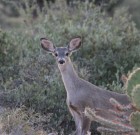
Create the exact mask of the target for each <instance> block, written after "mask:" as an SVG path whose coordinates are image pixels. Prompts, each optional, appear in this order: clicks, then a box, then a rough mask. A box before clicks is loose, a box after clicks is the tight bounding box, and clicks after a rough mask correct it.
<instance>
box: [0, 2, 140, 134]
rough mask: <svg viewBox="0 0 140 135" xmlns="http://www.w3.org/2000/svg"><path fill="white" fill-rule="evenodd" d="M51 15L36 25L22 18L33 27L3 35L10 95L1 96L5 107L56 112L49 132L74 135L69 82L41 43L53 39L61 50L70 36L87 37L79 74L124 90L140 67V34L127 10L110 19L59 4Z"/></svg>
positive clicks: (1, 56) (1, 58)
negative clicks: (124, 77)
mask: <svg viewBox="0 0 140 135" xmlns="http://www.w3.org/2000/svg"><path fill="white" fill-rule="evenodd" d="M46 8H47V7H46ZM46 11H47V13H46V15H44V13H43V14H40V16H39V18H38V19H36V20H33V21H32V23H31V24H30V21H29V20H30V18H28V16H26V17H25V16H22V17H23V20H25V21H26V22H27V23H28V24H30V25H27V24H26V26H21V27H20V29H12V30H10V31H6V32H3V31H1V33H0V51H1V53H0V64H1V68H0V75H1V78H2V79H1V80H2V81H1V82H2V83H1V86H0V87H1V89H0V91H2V92H4V93H3V94H2V96H1V95H0V98H1V99H3V100H2V103H5V104H9V103H11V105H12V106H13V105H14V106H15V105H16V106H20V105H25V106H27V107H30V108H32V109H35V110H36V111H38V112H41V113H42V114H49V113H52V115H51V116H52V117H51V120H50V121H49V122H46V123H45V124H46V126H45V128H44V129H46V130H47V131H48V132H50V131H51V130H54V129H56V130H58V131H59V132H63V133H64V134H68V133H71V132H72V130H73V129H74V128H73V127H74V122H73V121H72V120H71V117H70V115H69V113H68V111H67V109H66V108H67V107H66V103H65V98H66V93H65V90H64V86H63V82H62V80H61V77H60V73H59V71H58V68H57V66H56V64H55V61H54V59H53V57H52V56H50V54H46V52H44V51H43V50H42V49H41V47H40V46H39V44H40V43H39V39H40V38H41V37H47V38H48V39H50V40H52V41H53V42H54V44H55V45H56V46H66V43H67V42H69V40H70V38H72V37H73V36H77V35H79V36H81V37H82V38H83V45H82V48H81V49H80V50H79V51H78V52H77V53H74V54H73V56H72V59H73V61H74V62H73V63H74V66H75V68H76V70H77V72H78V73H79V75H80V76H81V77H82V78H86V80H89V81H91V82H93V83H94V84H97V85H100V86H102V87H107V88H110V89H115V90H120V89H122V88H121V86H120V82H119V81H120V80H119V78H120V76H121V74H124V73H127V72H128V71H129V70H131V69H132V68H133V67H134V66H139V64H140V54H139V50H140V41H139V39H140V37H139V35H140V34H139V30H138V29H136V27H135V23H134V22H133V21H132V19H131V17H130V15H129V14H127V10H126V9H124V8H123V9H119V10H117V11H116V12H115V13H114V16H113V17H109V16H108V15H106V14H105V13H104V12H101V9H100V8H99V7H96V6H95V5H94V4H88V3H85V4H79V5H77V6H76V7H73V8H68V7H67V6H66V4H65V3H64V1H60V2H58V1H57V2H56V3H55V4H54V5H51V6H50V7H49V8H47V10H46ZM24 17H25V18H24ZM121 92H122V91H121ZM2 103H1V104H2ZM63 129H64V131H63Z"/></svg>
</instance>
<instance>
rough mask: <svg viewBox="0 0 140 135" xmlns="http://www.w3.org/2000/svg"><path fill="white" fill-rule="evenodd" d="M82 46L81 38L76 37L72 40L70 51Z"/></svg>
mask: <svg viewBox="0 0 140 135" xmlns="http://www.w3.org/2000/svg"><path fill="white" fill-rule="evenodd" d="M80 46H81V38H80V37H76V38H73V39H72V40H71V41H70V43H69V46H68V49H69V51H70V52H73V51H75V50H77V49H78V48H79V47H80Z"/></svg>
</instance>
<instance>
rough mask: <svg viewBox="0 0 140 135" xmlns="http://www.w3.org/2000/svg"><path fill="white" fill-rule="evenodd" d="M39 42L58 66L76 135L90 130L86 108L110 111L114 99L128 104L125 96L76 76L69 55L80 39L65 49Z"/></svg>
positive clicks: (74, 40) (77, 46)
mask: <svg viewBox="0 0 140 135" xmlns="http://www.w3.org/2000/svg"><path fill="white" fill-rule="evenodd" d="M40 40H41V46H42V48H43V49H45V50H46V51H47V52H50V53H52V54H53V56H54V57H55V59H56V62H57V64H58V68H59V70H60V72H61V75H62V80H63V83H64V86H65V89H66V92H67V100H66V101H67V106H68V108H69V111H70V113H71V115H72V116H73V118H74V121H75V125H76V132H75V133H76V135H86V134H87V132H88V131H89V129H90V125H91V120H90V119H89V118H87V117H86V116H85V115H84V110H85V108H86V107H90V108H93V109H96V108H100V109H102V110H108V109H112V108H113V105H112V104H111V103H110V101H109V99H110V98H114V99H115V100H117V101H119V102H120V103H121V104H124V105H128V104H129V103H130V101H129V98H128V97H127V96H126V95H124V94H119V93H115V92H111V91H108V90H104V89H101V88H99V87H97V86H95V85H93V84H91V83H90V82H88V81H85V80H83V79H82V78H80V77H79V76H78V75H77V73H76V71H75V70H74V68H73V64H72V62H71V60H70V55H71V54H72V52H74V51H76V50H77V49H79V47H80V46H81V38H79V37H76V38H73V39H72V40H71V41H70V43H69V45H68V46H67V47H55V46H54V45H53V43H52V42H51V41H49V40H48V39H46V38H41V39H40Z"/></svg>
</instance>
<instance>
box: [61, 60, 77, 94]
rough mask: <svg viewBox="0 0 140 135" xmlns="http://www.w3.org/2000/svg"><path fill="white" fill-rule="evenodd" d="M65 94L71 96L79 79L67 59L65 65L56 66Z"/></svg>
mask: <svg viewBox="0 0 140 135" xmlns="http://www.w3.org/2000/svg"><path fill="white" fill-rule="evenodd" d="M58 67H59V70H60V72H61V76H62V80H63V83H64V86H65V89H66V91H67V94H72V93H73V92H75V91H76V90H77V89H76V88H77V87H76V86H77V83H78V81H79V77H78V75H77V73H76V71H75V70H74V68H73V65H72V62H71V60H70V59H69V60H68V61H67V63H66V64H65V65H58Z"/></svg>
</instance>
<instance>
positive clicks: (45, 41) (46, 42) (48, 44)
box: [40, 38, 55, 52]
mask: <svg viewBox="0 0 140 135" xmlns="http://www.w3.org/2000/svg"><path fill="white" fill-rule="evenodd" d="M40 42H41V46H42V48H43V49H44V50H46V51H48V52H54V51H55V47H54V45H53V43H52V42H51V41H49V40H48V39H46V38H41V39H40Z"/></svg>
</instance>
